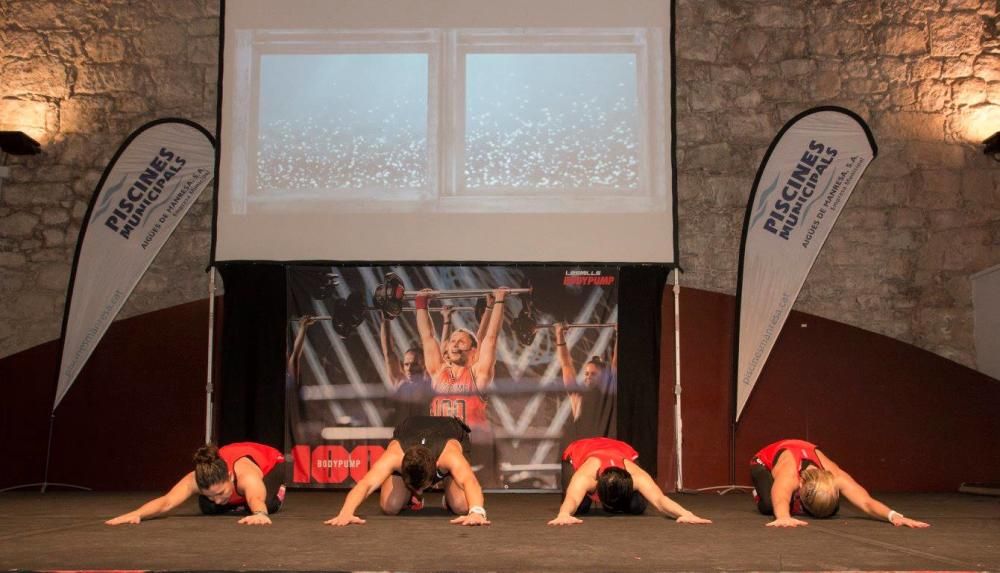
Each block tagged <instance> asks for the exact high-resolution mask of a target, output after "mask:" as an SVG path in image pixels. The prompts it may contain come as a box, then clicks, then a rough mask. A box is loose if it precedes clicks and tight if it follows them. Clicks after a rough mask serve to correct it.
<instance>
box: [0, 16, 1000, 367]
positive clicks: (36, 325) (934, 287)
mask: <svg viewBox="0 0 1000 573" xmlns="http://www.w3.org/2000/svg"><path fill="white" fill-rule="evenodd" d="M997 4H998V3H997V2H996V1H989V2H988V1H985V0H951V1H948V0H945V1H942V0H933V1H931V0H909V1H905V2H904V1H900V0H879V1H875V0H872V1H865V0H826V1H808V0H793V1H783V2H777V1H763V0H762V1H756V2H753V1H751V2H746V1H735V0H707V1H702V0H677V20H678V21H677V53H678V59H677V81H678V86H677V102H676V103H677V116H678V137H677V141H678V166H679V195H680V196H679V200H680V221H681V229H680V237H681V243H680V245H681V263H682V265H683V266H684V269H685V271H686V272H685V275H684V277H683V278H682V284H684V285H688V286H694V287H698V288H704V289H708V290H713V291H719V292H725V293H733V292H734V291H735V284H736V269H737V249H738V246H739V237H740V232H741V226H742V218H743V212H744V209H745V203H746V199H747V197H748V195H749V192H750V186H751V184H752V182H753V177H754V174H755V172H756V169H757V166H758V163H759V161H760V159H761V157H762V156H763V154H764V152H765V151H766V149H767V146H768V144H769V142H770V139H771V138H772V137H773V135H774V134H775V133H776V132H777V130H778V129H780V128H781V126H782V125H783V124H784V123H785V122H786V121H787V120H788V119H789V118H791V117H793V116H794V115H796V114H797V113H799V112H801V111H803V110H805V109H808V108H810V107H814V106H817V105H823V104H836V105H841V106H844V107H847V108H850V109H852V110H854V111H856V112H857V113H858V114H859V115H861V116H862V117H864V118H865V119H866V121H868V123H869V125H870V126H871V127H872V129H873V131H874V134H875V138H876V141H877V142H878V144H879V148H880V153H879V157H878V159H877V160H876V161H875V162H874V164H873V165H872V167H871V168H870V169H869V170H868V172H867V173H866V175H865V177H864V178H863V179H862V181H861V184H860V185H859V186H858V188H857V189H856V190H855V192H854V195H853V197H852V199H851V201H850V203H849V204H848V205H847V207H846V209H845V211H844V213H843V215H842V216H841V218H840V221H839V222H838V224H837V227H836V228H835V230H834V233H833V234H832V235H831V237H830V240H829V241H828V244H827V247H826V248H825V249H824V251H823V253H822V254H821V256H820V258H819V260H818V261H817V263H816V266H815V267H814V269H813V272H812V274H811V275H810V277H809V279H808V281H807V283H806V286H805V288H804V289H803V291H802V295H801V297H800V299H799V302H798V303H797V304H796V308H797V309H799V310H802V311H805V312H810V313H814V314H818V315H821V316H825V317H829V318H833V319H835V320H839V321H843V322H847V323H849V324H853V325H855V326H859V327H862V328H865V329H868V330H873V331H875V332H879V333H883V334H886V335H888V336H891V337H894V338H898V339H901V340H903V341H906V342H911V343H913V344H916V345H918V346H920V347H923V348H926V349H928V350H931V351H933V352H936V353H938V354H940V355H942V356H945V357H947V358H950V359H952V360H956V361H958V362H960V363H963V364H966V365H970V366H972V365H974V361H975V349H974V345H973V339H972V306H971V305H972V303H971V288H970V283H969V276H970V275H971V274H973V273H975V272H977V271H979V270H982V269H985V268H988V267H990V266H992V265H995V264H998V263H1000V164H997V163H996V162H995V161H993V160H992V159H991V158H988V157H986V156H984V155H983V154H982V153H981V147H980V146H979V143H980V142H981V141H982V140H983V139H984V138H985V137H986V136H988V135H990V134H992V133H993V132H994V131H996V130H998V129H1000V40H998V34H997V32H998V26H1000V23H998V6H997ZM218 15H219V4H218V1H217V0H177V1H172V2H152V1H147V0H133V1H128V2H126V1H121V0H102V1H99V2H98V1H92V2H91V1H83V0H74V1H70V0H49V1H43V0H0V43H2V46H3V51H2V52H0V129H22V130H25V131H27V132H28V133H30V134H31V135H33V136H35V137H36V139H39V140H40V141H41V142H42V143H43V145H44V153H43V154H42V155H40V156H37V157H34V158H30V159H24V158H19V157H12V158H10V161H9V164H11V165H12V175H11V178H9V179H8V180H6V181H5V182H4V183H3V188H2V191H0V193H2V196H0V356H4V355H8V354H11V353H14V352H17V351H19V350H22V349H25V348H28V347H31V346H33V345H36V344H39V343H41V342H44V341H46V340H50V339H53V338H56V337H57V336H58V334H59V327H60V321H61V313H62V306H63V300H64V296H65V289H66V283H67V280H68V273H69V266H70V264H71V260H72V254H73V249H74V247H75V241H76V237H77V235H78V233H79V227H80V223H81V220H82V217H83V214H84V212H85V210H86V206H87V201H88V200H89V197H90V194H91V192H92V191H93V187H94V185H95V184H96V182H97V180H98V179H99V178H100V175H101V171H102V170H103V168H104V166H105V165H106V163H107V161H108V160H109V159H110V157H111V155H112V154H113V153H114V151H115V149H116V148H117V146H118V144H119V143H120V142H121V141H122V140H123V139H124V138H125V137H126V136H127V134H128V133H129V132H130V131H132V130H133V129H135V128H137V127H139V126H140V125H142V124H143V123H145V122H146V121H149V120H152V119H156V118H159V117H166V116H182V117H187V118H190V119H193V120H195V121H198V122H200V123H202V124H203V125H205V126H206V127H207V128H209V129H210V130H214V124H215V108H216V83H217V68H216V58H217V44H218V24H219V22H218ZM210 225H211V204H210V201H209V197H208V195H207V194H206V195H205V196H203V197H202V199H201V200H200V201H199V202H198V204H196V205H195V206H194V208H193V209H192V211H191V213H190V216H189V217H187V218H186V219H185V221H184V222H183V223H182V224H181V226H180V227H179V228H178V230H177V232H176V233H175V235H174V237H173V239H172V240H171V241H170V242H168V246H167V247H166V248H165V249H164V250H163V251H162V252H161V253H160V255H159V257H158V258H157V260H156V261H155V262H154V264H153V266H152V267H151V269H150V271H149V273H148V274H147V275H146V276H145V277H144V278H143V280H142V282H141V283H140V284H139V286H138V288H137V289H136V292H135V294H133V296H132V298H131V299H130V300H129V302H128V303H127V305H126V307H125V310H124V316H130V315H134V314H138V313H143V312H148V311H150V310H153V309H157V308H163V307H167V306H172V305H175V304H179V303H182V302H186V301H190V300H195V299H199V298H203V297H205V296H206V289H207V287H206V285H207V275H206V274H205V273H204V267H205V264H206V262H207V258H208V245H209V241H210Z"/></svg>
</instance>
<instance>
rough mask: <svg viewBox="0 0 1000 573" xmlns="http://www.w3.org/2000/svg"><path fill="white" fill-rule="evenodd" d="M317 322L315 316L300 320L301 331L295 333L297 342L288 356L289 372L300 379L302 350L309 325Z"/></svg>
mask: <svg viewBox="0 0 1000 573" xmlns="http://www.w3.org/2000/svg"><path fill="white" fill-rule="evenodd" d="M314 322H316V317H314V316H308V315H307V316H303V317H302V318H300V319H299V331H298V332H296V333H295V341H294V342H292V352H291V353H290V354H289V355H288V372H289V373H291V375H292V376H293V377H294V378H295V379H298V377H299V363H300V362H301V360H302V349H303V347H304V346H305V342H306V331H307V330H309V325H311V324H313V323H314Z"/></svg>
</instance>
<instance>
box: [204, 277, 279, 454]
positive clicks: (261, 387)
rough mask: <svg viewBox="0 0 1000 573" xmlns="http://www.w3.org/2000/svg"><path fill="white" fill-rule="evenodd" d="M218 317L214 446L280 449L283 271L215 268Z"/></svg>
mask: <svg viewBox="0 0 1000 573" xmlns="http://www.w3.org/2000/svg"><path fill="white" fill-rule="evenodd" d="M218 268H219V273H220V274H221V275H222V281H223V285H224V286H225V296H224V297H223V312H222V352H221V359H220V363H221V370H222V372H221V376H220V379H221V386H222V387H221V389H220V391H219V392H218V393H217V394H216V395H217V396H218V412H219V420H218V425H217V426H216V427H217V428H218V433H217V434H216V435H217V436H218V437H219V438H218V440H219V443H221V444H227V443H231V442H242V441H253V442H260V443H264V444H268V445H271V446H274V447H276V448H278V449H279V450H283V449H284V447H285V334H286V332H287V324H286V323H285V321H286V320H287V316H286V309H285V297H286V293H285V267H284V265H282V264H259V263H220V264H219V265H218Z"/></svg>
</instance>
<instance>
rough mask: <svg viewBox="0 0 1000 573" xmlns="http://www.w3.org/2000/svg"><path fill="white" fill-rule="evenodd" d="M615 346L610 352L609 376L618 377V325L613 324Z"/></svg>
mask: <svg viewBox="0 0 1000 573" xmlns="http://www.w3.org/2000/svg"><path fill="white" fill-rule="evenodd" d="M614 336H615V346H614V349H613V350H612V351H611V375H612V376H614V377H616V378H617V377H618V323H615V334H614Z"/></svg>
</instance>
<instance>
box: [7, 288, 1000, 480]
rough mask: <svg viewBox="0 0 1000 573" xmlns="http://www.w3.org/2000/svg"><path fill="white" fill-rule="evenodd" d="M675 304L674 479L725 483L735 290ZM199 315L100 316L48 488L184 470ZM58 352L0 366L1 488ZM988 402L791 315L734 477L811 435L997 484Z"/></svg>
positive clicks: (888, 345) (23, 475)
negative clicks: (773, 445) (763, 451)
mask: <svg viewBox="0 0 1000 573" xmlns="http://www.w3.org/2000/svg"><path fill="white" fill-rule="evenodd" d="M664 294H665V296H664V306H663V334H664V336H663V340H662V349H663V350H662V353H663V360H662V363H661V364H662V375H661V392H660V396H661V398H660V400H661V404H660V412H661V416H660V420H661V423H660V428H659V441H660V451H659V452H658V460H659V464H658V468H657V469H658V472H657V473H658V476H659V481H660V482H661V483H667V484H673V483H675V473H674V472H675V470H676V468H675V467H674V464H673V460H674V455H673V454H674V452H673V385H674V360H673V356H674V339H673V298H672V294H671V293H670V292H669V291H667V292H666V293H664ZM681 300H682V302H681V313H682V314H681V325H682V329H683V332H682V340H681V343H682V361H683V372H682V376H683V379H682V384H683V394H682V396H683V419H684V450H683V453H684V486H685V488H692V489H693V488H699V487H708V486H715V485H724V484H729V483H730V475H729V468H730V465H729V432H730V424H729V408H730V406H729V393H730V390H729V388H730V384H731V381H730V373H729V369H730V363H731V352H732V350H731V331H732V322H733V311H734V299H733V297H731V296H725V295H720V294H715V293H709V292H705V291H699V290H695V289H682V295H681ZM217 308H221V305H218V306H217ZM207 321H208V301H207V300H205V301H199V302H195V303H190V304H184V305H180V306H177V307H173V308H169V309H165V310H161V311H157V312H153V313H149V314H145V315H142V316H137V317H133V318H130V319H126V320H122V321H118V322H116V323H114V325H113V326H112V328H111V329H110V330H109V332H108V334H107V335H106V336H105V338H104V340H102V342H101V344H100V346H99V347H98V349H97V351H96V352H95V354H94V356H93V357H92V358H91V360H90V362H89V363H88V364H87V366H86V367H85V368H84V370H83V371H82V372H81V374H80V377H79V378H78V379H77V382H76V383H75V384H74V386H73V388H72V389H71V390H70V392H69V393H68V394H67V395H66V398H65V400H64V401H63V403H62V404H61V405H60V407H59V409H58V410H57V412H56V414H57V417H56V423H55V433H54V439H53V443H52V466H51V469H50V473H49V481H51V482H68V483H74V484H79V485H84V486H88V487H91V488H94V489H99V490H122V489H163V488H165V487H168V486H169V485H171V484H172V482H173V481H174V480H175V479H176V478H177V477H179V476H180V475H181V474H182V473H183V472H184V471H187V469H188V468H189V467H190V459H191V454H192V451H193V449H194V447H195V446H196V445H197V444H199V443H200V442H201V441H202V440H203V439H204V426H205V394H204V386H205V370H206V364H207V359H206V348H207V332H206V330H207ZM802 324H806V325H807V326H806V327H802V326H801V325H802ZM218 331H219V330H218V329H217V330H216V332H218ZM216 347H218V345H216ZM57 360H58V348H57V345H56V343H55V342H51V343H47V344H43V345H40V346H37V347H35V348H31V349H29V350H26V351H24V352H20V353H18V354H15V355H13V356H9V357H6V358H3V359H0V392H2V393H3V396H2V400H0V459H2V460H3V461H4V464H3V467H4V471H3V472H0V489H3V488H6V487H9V486H12V485H17V484H23V483H32V482H37V481H40V480H41V479H42V474H43V471H44V463H45V446H46V439H47V436H48V427H49V414H50V411H51V406H52V398H53V395H54V392H55V377H56V371H57V369H58V364H57V362H56V361H57ZM216 364H218V361H216ZM216 379H217V380H218V376H216ZM998 406H1000V382H998V381H996V380H993V379H991V378H988V377H986V376H984V375H982V374H979V373H977V372H975V371H973V370H970V369H968V368H965V367H963V366H960V365H958V364H955V363H953V362H950V361H948V360H945V359H943V358H940V357H938V356H936V355H933V354H931V353H929V352H925V351H922V350H919V349H917V348H915V347H913V346H909V345H906V344H902V343H900V342H898V341H895V340H891V339H889V338H886V337H883V336H879V335H876V334H873V333H870V332H866V331H863V330H860V329H857V328H853V327H849V326H846V325H843V324H839V323H836V322H833V321H830V320H824V319H820V318H817V317H813V316H808V315H804V314H801V313H795V312H793V313H792V315H791V318H790V319H789V322H788V324H787V326H786V329H785V331H784V332H783V333H782V335H781V337H780V338H779V339H778V342H777V344H776V346H775V350H774V352H773V354H772V355H771V358H770V359H769V361H768V364H767V366H766V367H765V369H764V372H763V375H762V377H761V379H760V382H759V383H758V385H757V388H756V390H755V392H754V394H753V396H752V397H751V399H750V402H749V403H748V405H747V408H746V410H745V412H744V416H743V419H742V420H741V422H740V426H739V428H738V430H737V433H736V481H737V483H741V484H747V483H749V479H748V476H747V473H746V469H745V468H746V462H747V459H748V458H749V457H750V455H751V454H752V453H753V452H754V451H756V449H757V448H758V447H759V446H761V445H763V444H765V443H768V442H770V441H772V440H775V439H778V438H781V437H791V436H795V437H803V438H807V439H810V440H813V441H815V442H817V443H819V444H820V445H821V446H822V447H823V449H824V451H825V452H826V453H827V454H829V455H830V456H831V457H832V458H833V459H834V460H836V461H837V462H839V463H840V464H841V465H842V466H844V467H845V468H846V469H847V470H848V471H850V472H851V473H852V474H853V475H854V476H855V477H856V478H857V479H858V480H859V481H860V482H861V483H862V484H864V485H866V486H868V487H869V488H871V489H873V490H878V491H954V490H955V489H956V488H957V487H958V485H959V484H960V483H962V482H982V481H1000V438H998V436H1000V416H997V408H998Z"/></svg>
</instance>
